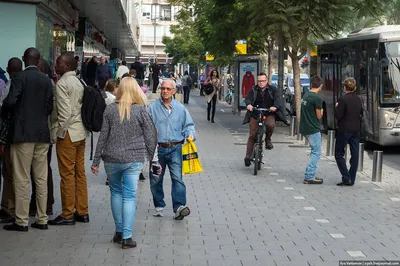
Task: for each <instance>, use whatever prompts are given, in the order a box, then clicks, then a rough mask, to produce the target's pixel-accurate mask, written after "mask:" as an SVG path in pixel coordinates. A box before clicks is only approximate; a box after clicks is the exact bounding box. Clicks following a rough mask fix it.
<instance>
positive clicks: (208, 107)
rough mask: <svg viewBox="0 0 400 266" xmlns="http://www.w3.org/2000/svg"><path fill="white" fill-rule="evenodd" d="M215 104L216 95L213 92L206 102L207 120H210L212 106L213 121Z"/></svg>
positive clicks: (212, 119) (212, 118)
mask: <svg viewBox="0 0 400 266" xmlns="http://www.w3.org/2000/svg"><path fill="white" fill-rule="evenodd" d="M216 105H217V95H216V94H214V96H213V97H212V99H211V101H210V102H209V103H207V120H210V111H211V108H212V116H211V121H214V116H215V106H216Z"/></svg>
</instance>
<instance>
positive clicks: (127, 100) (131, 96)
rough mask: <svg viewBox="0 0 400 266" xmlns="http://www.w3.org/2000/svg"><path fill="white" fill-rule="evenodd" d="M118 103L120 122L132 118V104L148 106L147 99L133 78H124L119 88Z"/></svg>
mask: <svg viewBox="0 0 400 266" xmlns="http://www.w3.org/2000/svg"><path fill="white" fill-rule="evenodd" d="M115 101H116V102H118V103H119V104H118V110H119V117H120V122H121V123H122V122H123V121H124V119H125V118H126V119H127V120H128V121H129V120H130V118H131V107H132V104H139V105H144V106H147V105H148V101H147V97H146V95H145V94H144V93H143V91H142V90H141V88H140V87H139V84H138V83H137V82H136V80H135V79H133V78H123V79H122V80H121V82H120V83H119V86H118V93H117V97H116V99H115Z"/></svg>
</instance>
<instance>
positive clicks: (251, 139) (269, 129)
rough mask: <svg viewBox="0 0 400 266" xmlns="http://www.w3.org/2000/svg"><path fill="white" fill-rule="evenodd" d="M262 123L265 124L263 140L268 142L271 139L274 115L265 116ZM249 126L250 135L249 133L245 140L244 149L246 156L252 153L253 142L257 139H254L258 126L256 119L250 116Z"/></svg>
mask: <svg viewBox="0 0 400 266" xmlns="http://www.w3.org/2000/svg"><path fill="white" fill-rule="evenodd" d="M264 123H265V126H266V132H265V142H269V141H271V136H272V133H274V128H275V116H274V115H269V116H267V119H266V120H265V121H264ZM249 128H250V135H249V139H248V140H247V149H246V157H247V158H250V157H251V154H252V153H253V148H254V143H255V142H256V140H257V139H256V137H257V128H258V121H257V119H255V118H253V117H250V122H249Z"/></svg>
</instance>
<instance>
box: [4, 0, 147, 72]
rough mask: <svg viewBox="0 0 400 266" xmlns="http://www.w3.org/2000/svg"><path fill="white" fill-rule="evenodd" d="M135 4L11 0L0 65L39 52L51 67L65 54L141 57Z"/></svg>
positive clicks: (129, 1)
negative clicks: (33, 50) (27, 52)
mask: <svg viewBox="0 0 400 266" xmlns="http://www.w3.org/2000/svg"><path fill="white" fill-rule="evenodd" d="M137 26H138V20H137V16H136V9H135V1H134V0H91V1H88V0H69V1H68V0H52V1H48V0H9V1H1V2H0V32H1V35H2V36H1V41H0V66H1V67H2V68H3V69H5V68H6V65H7V61H8V60H9V59H10V58H11V57H21V56H22V54H23V52H24V51H25V49H26V48H28V47H36V48H38V49H39V51H40V53H41V55H42V57H43V58H44V59H46V60H47V61H48V62H49V64H50V66H53V65H54V62H55V59H56V58H57V57H58V56H59V55H60V54H61V53H63V52H70V53H71V54H73V55H78V56H79V57H80V60H82V61H83V60H84V58H89V57H92V56H101V55H104V56H106V57H107V58H109V59H117V60H119V59H121V60H122V59H123V58H124V57H125V55H127V54H135V53H137V52H138V41H137V40H138V35H139V34H138V30H139V28H138V27H137Z"/></svg>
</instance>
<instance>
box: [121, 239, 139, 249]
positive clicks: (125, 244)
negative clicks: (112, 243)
mask: <svg viewBox="0 0 400 266" xmlns="http://www.w3.org/2000/svg"><path fill="white" fill-rule="evenodd" d="M135 247H136V241H133V240H132V238H127V239H122V249H128V248H135Z"/></svg>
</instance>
